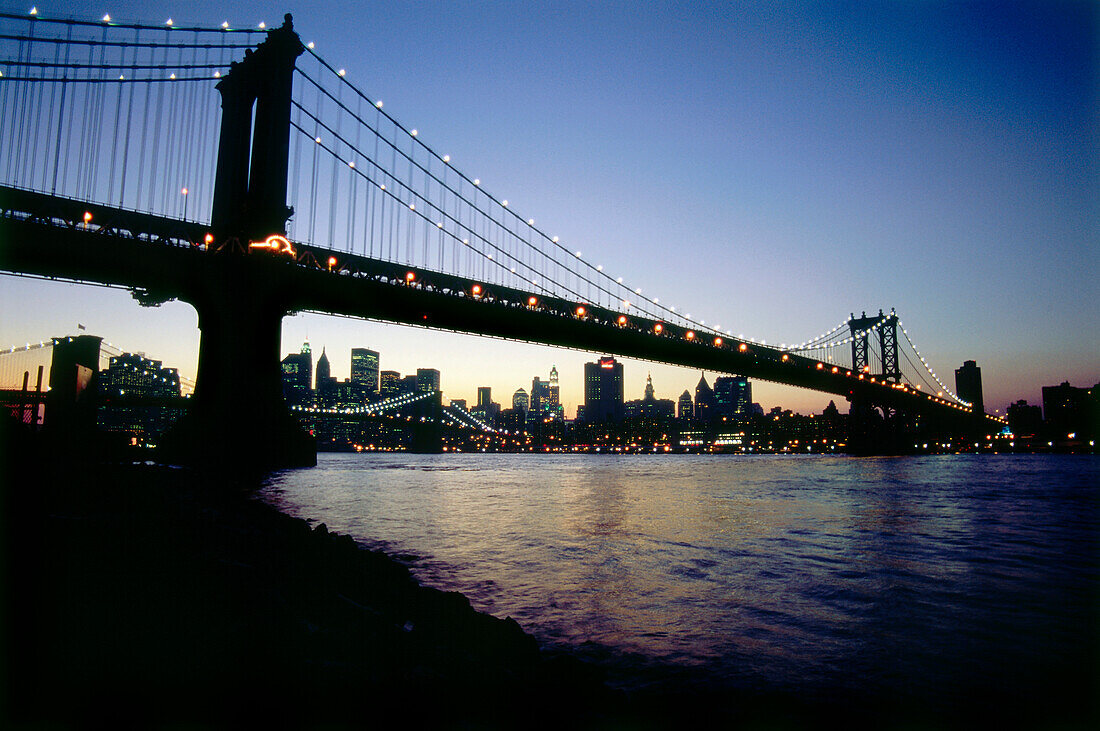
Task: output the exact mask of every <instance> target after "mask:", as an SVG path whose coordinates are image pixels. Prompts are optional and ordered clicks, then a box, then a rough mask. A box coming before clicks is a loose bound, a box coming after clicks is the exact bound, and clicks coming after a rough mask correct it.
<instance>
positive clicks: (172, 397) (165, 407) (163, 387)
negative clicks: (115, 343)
mask: <svg viewBox="0 0 1100 731" xmlns="http://www.w3.org/2000/svg"><path fill="white" fill-rule="evenodd" d="M98 381H99V383H98V385H99V392H100V394H101V396H102V397H103V402H102V405H101V406H100V408H99V414H98V418H97V423H98V426H99V428H100V429H103V430H104V431H107V432H114V433H116V434H123V435H125V436H126V437H129V438H131V439H133V440H134V441H133V442H132V443H134V444H139V443H140V444H151V443H155V441H156V439H157V437H159V436H160V435H161V434H163V433H164V432H165V431H166V430H167V429H168V427H170V426H171V425H172V424H173V423H174V422H175V421H176V419H178V418H179V417H180V416H181V415H182V414H183V404H182V403H181V402H180V401H179V399H180V398H181V394H180V379H179V372H178V371H176V369H175V368H165V367H163V366H162V365H161V362H160V361H159V360H150V359H148V358H145V357H142V356H140V355H136V354H134V353H123V354H122V355H119V356H115V357H113V358H111V360H110V363H109V365H108V366H107V369H106V370H104V371H101V372H100V373H99V379H98Z"/></svg>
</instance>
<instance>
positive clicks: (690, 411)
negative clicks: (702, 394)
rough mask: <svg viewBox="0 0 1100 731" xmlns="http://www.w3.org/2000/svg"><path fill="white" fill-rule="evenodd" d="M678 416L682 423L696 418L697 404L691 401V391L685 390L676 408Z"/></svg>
mask: <svg viewBox="0 0 1100 731" xmlns="http://www.w3.org/2000/svg"><path fill="white" fill-rule="evenodd" d="M676 415H677V417H679V419H680V420H681V421H691V420H692V419H693V418H694V417H695V403H694V402H693V401H692V400H691V391H688V390H687V389H684V392H683V393H682V394H680V400H679V402H678V403H677V406H676Z"/></svg>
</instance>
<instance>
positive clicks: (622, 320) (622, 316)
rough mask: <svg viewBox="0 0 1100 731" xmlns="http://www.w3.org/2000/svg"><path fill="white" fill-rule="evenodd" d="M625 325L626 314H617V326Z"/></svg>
mask: <svg viewBox="0 0 1100 731" xmlns="http://www.w3.org/2000/svg"><path fill="white" fill-rule="evenodd" d="M625 325H626V315H619V327H623V326H625Z"/></svg>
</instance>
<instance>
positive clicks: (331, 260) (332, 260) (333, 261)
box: [328, 256, 336, 270]
mask: <svg viewBox="0 0 1100 731" xmlns="http://www.w3.org/2000/svg"><path fill="white" fill-rule="evenodd" d="M334 266H336V257H335V256H330V257H329V258H328V268H329V270H331V269H332V268H333V267H334Z"/></svg>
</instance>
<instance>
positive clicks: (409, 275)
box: [405, 272, 416, 283]
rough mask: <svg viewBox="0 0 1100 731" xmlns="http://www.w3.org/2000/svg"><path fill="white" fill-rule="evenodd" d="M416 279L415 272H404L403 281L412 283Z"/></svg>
mask: <svg viewBox="0 0 1100 731" xmlns="http://www.w3.org/2000/svg"><path fill="white" fill-rule="evenodd" d="M415 279H416V273H415V272H405V281H406V282H409V283H412V282H413V281H414V280H415Z"/></svg>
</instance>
